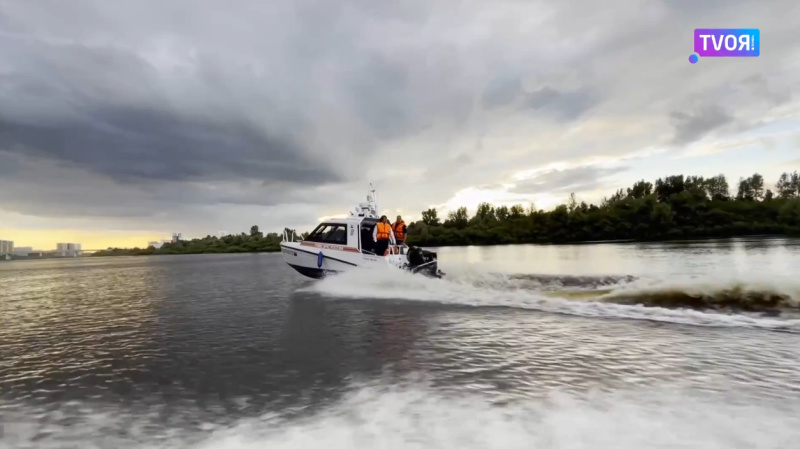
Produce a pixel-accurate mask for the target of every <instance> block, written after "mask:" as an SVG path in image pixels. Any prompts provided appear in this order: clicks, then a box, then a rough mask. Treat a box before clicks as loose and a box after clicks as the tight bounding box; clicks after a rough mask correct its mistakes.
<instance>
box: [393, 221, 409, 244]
mask: <svg viewBox="0 0 800 449" xmlns="http://www.w3.org/2000/svg"><path fill="white" fill-rule="evenodd" d="M405 224H406V223H405V222H404V221H402V220H401V221H396V222H394V224H393V225H392V231H394V238H395V239H397V240H405V239H406V235H405V234H403V225H405Z"/></svg>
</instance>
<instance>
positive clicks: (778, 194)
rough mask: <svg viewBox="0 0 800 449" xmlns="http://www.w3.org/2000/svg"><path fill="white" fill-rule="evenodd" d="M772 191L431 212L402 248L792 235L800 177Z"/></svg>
mask: <svg viewBox="0 0 800 449" xmlns="http://www.w3.org/2000/svg"><path fill="white" fill-rule="evenodd" d="M775 190H776V191H775V192H772V191H771V190H765V189H764V178H763V177H762V176H761V175H759V174H754V175H753V176H751V177H749V178H743V179H740V180H739V184H738V188H737V193H736V195H734V196H732V195H731V194H730V189H729V186H728V181H727V180H726V179H725V176H724V175H718V176H714V177H711V178H705V179H704V178H703V177H698V176H688V177H684V176H683V175H677V176H667V177H666V178H664V179H657V180H656V182H655V184H653V183H650V182H646V181H644V180H642V181H639V182H637V183H635V184H634V185H633V186H631V187H629V188H628V189H620V190H618V191H617V192H615V193H614V195H612V196H611V197H610V198H604V199H603V201H602V203H601V204H600V205H599V206H596V205H594V204H591V205H590V204H586V203H585V202H583V201H581V202H580V203H578V200H577V199H576V198H575V195H574V194H572V195H570V198H569V201H568V202H567V204H562V205H560V206H558V207H556V208H555V209H554V210H552V211H548V212H545V211H543V210H536V209H535V208H533V207H529V208H528V209H527V210H526V209H525V208H524V207H523V206H521V205H516V206H512V207H510V208H509V207H506V206H500V207H493V206H492V205H490V204H487V203H483V204H481V205H480V206H479V207H478V209H477V211H476V213H475V215H474V216H472V217H470V216H469V214H468V213H467V209H466V208H465V207H461V208H459V209H457V210H455V211H453V212H450V213H449V214H448V217H447V219H445V220H444V222H440V220H439V217H438V214H437V212H436V210H435V209H429V210H426V211H424V212H422V219H421V220H419V221H417V222H415V223H412V224H410V225H409V236H408V243H410V244H414V245H420V246H448V245H493V244H510V243H567V242H580V241H584V242H587V241H598V240H665V239H683V238H707V237H733V236H743V235H757V234H792V235H794V234H798V235H800V176H799V175H798V173H797V172H794V173H784V174H783V175H781V177H780V179H779V180H778V182H777V184H776V185H775ZM287 231H289V232H293V231H292V230H287ZM307 235H308V234H307V233H304V234H303V235H302V237H305V236H307ZM280 241H281V236H280V235H279V234H277V233H269V234H267V235H264V234H263V233H262V232H261V231H259V229H258V226H253V227H251V228H250V233H249V234H247V233H244V232H243V233H241V234H238V235H227V236H224V237H212V236H206V237H204V238H201V239H193V240H181V241H178V242H173V243H165V244H164V245H163V246H162V247H161V248H158V249H156V248H153V247H152V246H151V247H149V248H144V249H141V248H134V249H119V248H114V249H111V248H109V249H108V250H106V251H100V252H98V253H95V254H94V255H96V256H117V255H120V256H121V255H148V254H200V253H242V252H271V251H279V250H280V246H279V244H280Z"/></svg>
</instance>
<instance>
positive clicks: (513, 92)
mask: <svg viewBox="0 0 800 449" xmlns="http://www.w3.org/2000/svg"><path fill="white" fill-rule="evenodd" d="M599 102H600V99H599V98H598V97H597V96H596V95H593V94H592V93H591V91H590V90H589V89H585V88H584V89H576V90H573V91H561V90H556V89H554V88H552V87H550V86H544V87H540V88H538V89H535V90H533V91H531V92H528V91H526V90H525V88H524V86H523V85H522V80H521V79H520V78H515V77H512V78H508V79H500V80H495V81H494V82H493V83H492V84H490V85H489V87H487V89H486V90H485V91H484V93H483V104H484V106H486V107H487V108H498V107H505V106H508V105H511V104H519V106H520V107H522V108H529V109H532V110H536V111H543V112H545V113H548V114H549V115H551V116H552V117H554V118H557V119H561V120H574V119H577V118H578V117H580V116H581V115H582V114H583V113H584V112H586V111H588V110H589V109H591V108H592V107H593V106H595V105H596V104H597V103H599Z"/></svg>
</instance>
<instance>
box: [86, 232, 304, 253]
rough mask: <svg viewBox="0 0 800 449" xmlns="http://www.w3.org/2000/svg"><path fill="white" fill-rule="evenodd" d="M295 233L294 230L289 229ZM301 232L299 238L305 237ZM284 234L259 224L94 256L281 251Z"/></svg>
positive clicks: (111, 249) (109, 251)
mask: <svg viewBox="0 0 800 449" xmlns="http://www.w3.org/2000/svg"><path fill="white" fill-rule="evenodd" d="M286 231H287V232H289V233H292V232H294V230H292V229H286ZM307 235H308V234H307V233H305V234H303V235H302V236H300V235H298V238H300V237H303V238H304V237H305V236H307ZM280 242H281V235H280V234H278V233H275V232H271V233H269V234H266V235H264V233H263V232H261V231H260V230H259V229H258V226H252V227H251V228H250V233H249V234H248V233H245V232H242V233H240V234H231V235H226V236H223V237H216V236H210V235H207V236H205V237H203V238H198V239H192V240H179V241H177V242H169V243H164V245H162V246H161V247H160V248H155V247H153V246H149V247H147V248H132V249H130V248H108V249H107V250H104V251H98V252H96V253H94V254H92V255H93V256H146V255H156V254H213V253H261V252H274V251H280V249H281V248H280Z"/></svg>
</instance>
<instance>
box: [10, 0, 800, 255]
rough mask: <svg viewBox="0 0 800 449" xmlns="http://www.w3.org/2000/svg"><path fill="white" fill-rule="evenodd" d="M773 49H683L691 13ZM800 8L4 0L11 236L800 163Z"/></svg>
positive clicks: (146, 229) (94, 239) (308, 212)
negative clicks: (716, 53) (373, 195)
mask: <svg viewBox="0 0 800 449" xmlns="http://www.w3.org/2000/svg"><path fill="white" fill-rule="evenodd" d="M722 27H730V28H759V29H760V30H761V39H762V46H761V56H759V57H757V58H701V59H700V62H699V63H697V64H694V65H693V64H690V63H689V62H688V59H687V58H688V57H689V55H690V54H691V53H692V50H693V49H692V45H693V35H692V33H693V29H694V28H722ZM798 28H800V2H798V1H797V0H749V1H743V0H610V1H606V2H599V3H598V2H596V1H593V0H576V1H570V0H548V1H527V0H492V1H486V0H459V1H455V0H409V1H405V0H393V1H391V2H381V1H375V0H356V1H343V0H311V1H306V0H273V1H269V2H264V1H256V0H225V1H221V0H220V1H211V0H169V1H150V0H135V1H134V0H103V1H100V0H98V1H89V0H69V1H56V0H0V239H11V240H15V242H16V245H17V246H34V247H41V248H43V249H48V248H50V247H55V243H56V242H57V241H77V242H81V243H83V245H84V248H95V247H106V246H111V245H114V246H135V245H139V246H143V245H144V244H146V242H147V241H148V240H153V239H160V238H168V237H169V235H170V233H171V232H174V231H179V232H182V233H183V234H184V236H188V237H194V236H203V235H206V234H213V233H215V232H219V231H229V232H240V231H244V230H247V229H249V227H250V226H251V225H252V224H258V225H259V226H260V227H261V228H262V229H264V230H275V231H277V230H280V229H281V228H282V227H283V226H290V227H296V228H299V229H301V230H307V229H309V228H311V227H313V226H314V225H315V224H316V222H317V221H318V219H319V218H320V217H324V216H331V215H336V214H341V213H345V212H346V211H348V210H349V209H350V208H351V206H352V205H353V204H354V203H355V202H357V201H360V200H361V199H362V198H363V196H364V194H365V193H366V190H367V189H368V183H369V182H370V181H372V182H374V183H375V186H376V188H377V189H378V191H379V196H380V200H381V207H382V208H383V209H385V212H387V213H390V214H395V212H402V213H403V214H404V216H405V217H406V218H407V219H411V220H413V219H416V218H418V217H419V214H420V211H421V210H423V209H426V208H428V207H437V208H439V209H440V212H441V213H442V214H444V213H446V212H447V210H448V209H452V208H454V207H457V206H459V205H465V206H467V207H470V208H471V209H472V208H474V206H475V205H476V204H477V203H478V202H481V201H490V202H494V203H498V204H499V203H504V204H513V203H521V204H523V205H526V206H527V205H528V204H529V203H530V202H534V203H535V204H536V206H537V207H540V208H544V209H548V208H551V207H553V206H554V205H555V204H558V203H559V202H561V201H564V200H565V199H566V197H567V196H568V195H569V193H570V192H575V193H576V195H577V196H578V198H579V199H584V200H586V201H590V202H591V201H598V200H599V199H600V198H602V197H603V196H606V195H609V194H611V193H612V192H613V191H614V190H616V189H617V188H620V187H626V186H628V185H630V184H631V183H632V182H634V181H636V180H638V179H646V180H649V181H653V180H655V178H658V177H661V176H665V175H671V174H680V173H683V174H687V175H689V174H693V175H703V176H712V175H716V174H718V173H724V174H726V175H727V176H728V178H729V182H730V183H731V185H732V186H734V185H735V182H736V180H738V179H739V177H740V176H749V175H750V174H752V173H753V172H759V173H761V174H762V175H764V176H765V178H766V179H767V181H768V182H769V183H774V181H775V180H776V179H777V177H778V176H779V175H780V173H781V172H782V171H785V170H794V169H800V76H798V73H800V38H798V37H797V36H798V34H797V30H798Z"/></svg>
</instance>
